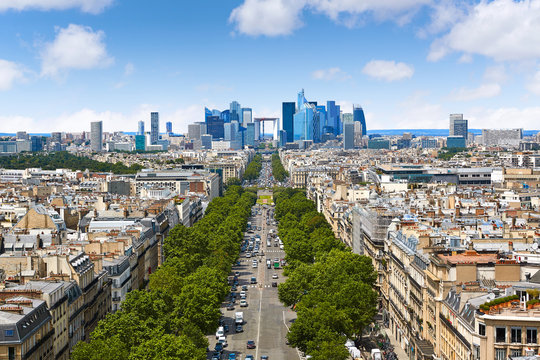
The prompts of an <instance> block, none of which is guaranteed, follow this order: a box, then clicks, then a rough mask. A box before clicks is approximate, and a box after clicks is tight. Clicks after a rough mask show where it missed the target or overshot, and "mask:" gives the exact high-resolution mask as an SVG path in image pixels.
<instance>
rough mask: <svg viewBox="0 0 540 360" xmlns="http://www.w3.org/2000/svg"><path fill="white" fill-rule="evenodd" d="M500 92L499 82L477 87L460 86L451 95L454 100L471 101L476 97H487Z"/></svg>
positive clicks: (476, 98)
mask: <svg viewBox="0 0 540 360" xmlns="http://www.w3.org/2000/svg"><path fill="white" fill-rule="evenodd" d="M500 93H501V86H500V85H499V84H494V83H492V84H482V85H480V86H479V87H477V88H472V89H471V88H465V87H464V88H461V89H459V90H458V91H456V92H454V94H453V95H451V99H452V100H454V101H472V100H478V99H488V98H492V97H494V96H497V95H499V94H500Z"/></svg>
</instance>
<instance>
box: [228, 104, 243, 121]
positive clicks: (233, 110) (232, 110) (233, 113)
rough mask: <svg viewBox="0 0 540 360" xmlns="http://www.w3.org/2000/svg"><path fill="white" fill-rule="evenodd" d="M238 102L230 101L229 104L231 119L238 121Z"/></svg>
mask: <svg viewBox="0 0 540 360" xmlns="http://www.w3.org/2000/svg"><path fill="white" fill-rule="evenodd" d="M240 109H241V107H240V104H239V103H238V102H237V101H233V102H231V106H230V117H231V121H234V120H236V121H240Z"/></svg>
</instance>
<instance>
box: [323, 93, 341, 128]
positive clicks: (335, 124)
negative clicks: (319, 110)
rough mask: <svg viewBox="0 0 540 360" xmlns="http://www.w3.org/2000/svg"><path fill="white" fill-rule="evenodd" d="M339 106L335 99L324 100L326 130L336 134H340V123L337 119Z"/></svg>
mask: <svg viewBox="0 0 540 360" xmlns="http://www.w3.org/2000/svg"><path fill="white" fill-rule="evenodd" d="M339 113H340V106H339V105H336V102H335V101H327V102H326V127H327V129H328V130H331V132H332V133H333V134H334V135H336V136H338V135H339V134H341V131H340V130H341V123H340V119H339V115H340V114H339Z"/></svg>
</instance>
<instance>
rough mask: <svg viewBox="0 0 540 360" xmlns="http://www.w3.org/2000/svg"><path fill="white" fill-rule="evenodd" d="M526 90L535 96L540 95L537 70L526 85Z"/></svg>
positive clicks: (539, 81)
mask: <svg viewBox="0 0 540 360" xmlns="http://www.w3.org/2000/svg"><path fill="white" fill-rule="evenodd" d="M527 89H528V90H529V91H530V92H532V93H533V94H535V95H540V70H538V71H537V72H536V73H534V75H533V76H532V78H531V79H530V80H529V82H528V84H527Z"/></svg>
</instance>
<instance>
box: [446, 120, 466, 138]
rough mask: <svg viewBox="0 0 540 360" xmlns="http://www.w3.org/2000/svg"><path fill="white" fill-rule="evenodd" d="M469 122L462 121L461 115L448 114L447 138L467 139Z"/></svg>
mask: <svg viewBox="0 0 540 360" xmlns="http://www.w3.org/2000/svg"><path fill="white" fill-rule="evenodd" d="M468 123H469V122H468V121H467V120H465V119H463V114H450V131H449V136H461V137H464V138H465V139H467V137H468V133H469V124H468Z"/></svg>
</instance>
